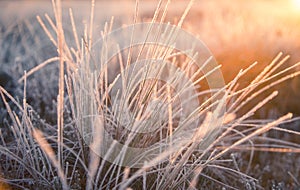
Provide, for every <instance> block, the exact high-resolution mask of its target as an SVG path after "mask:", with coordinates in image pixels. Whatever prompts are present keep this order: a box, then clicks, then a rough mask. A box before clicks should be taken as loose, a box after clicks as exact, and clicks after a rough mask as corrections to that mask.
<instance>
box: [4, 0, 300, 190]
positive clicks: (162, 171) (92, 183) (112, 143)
mask: <svg viewBox="0 0 300 190" xmlns="http://www.w3.org/2000/svg"><path fill="white" fill-rule="evenodd" d="M162 2H163V1H160V2H159V3H158V6H157V9H156V12H155V13H154V16H153V19H152V24H154V23H155V22H158V21H159V22H161V23H163V22H164V18H165V15H166V13H167V8H168V3H167V4H166V5H163V3H162ZM192 2H193V1H191V2H190V4H188V5H187V8H186V10H185V11H184V12H183V16H182V18H181V19H180V22H179V24H178V27H180V26H181V25H182V22H183V21H184V19H185V16H186V14H187V13H188V11H189V9H190V8H191V6H192ZM94 3H95V2H94V1H92V10H91V18H90V24H89V26H87V25H86V26H85V29H84V31H85V32H84V34H83V38H81V39H79V38H78V32H77V29H76V26H75V22H74V18H73V12H72V10H70V11H69V14H70V17H71V25H72V31H73V34H72V36H74V38H75V39H74V41H75V47H76V48H74V47H71V46H69V45H68V43H67V42H66V40H65V37H64V35H65V34H64V31H63V28H62V27H63V26H62V25H63V23H62V21H61V14H62V13H61V12H60V11H61V7H60V1H55V2H54V1H53V6H54V12H55V21H53V20H51V18H50V17H48V16H46V20H47V22H49V23H50V25H49V26H48V27H47V25H46V24H45V23H44V21H43V18H40V17H38V21H39V23H40V24H41V26H42V27H43V29H44V30H45V32H46V34H47V35H48V37H49V38H50V41H51V42H52V43H53V45H54V46H55V47H56V48H57V49H58V55H59V56H58V57H53V58H50V59H47V60H45V61H43V62H42V64H41V65H39V66H37V67H33V68H32V69H31V70H30V71H29V72H28V73H26V72H25V75H24V76H23V77H20V80H19V82H23V84H24V86H23V87H24V90H23V94H22V100H21V101H20V100H18V99H16V98H15V97H13V96H11V95H10V93H8V92H7V90H6V89H4V88H3V87H0V93H1V97H2V102H3V105H4V106H5V109H6V111H7V113H8V118H9V121H8V123H9V125H8V129H5V130H6V131H8V132H7V133H8V134H9V135H3V133H2V130H4V129H1V131H0V132H1V133H0V142H1V144H0V145H1V146H0V160H1V168H0V169H1V173H3V174H4V175H2V177H1V176H0V180H1V182H0V187H1V184H2V183H3V184H8V185H9V186H11V187H13V188H31V189H34V188H47V187H49V186H51V187H53V188H56V189H70V188H71V189H130V188H132V189H199V188H204V189H206V188H209V189H214V188H218V187H225V188H228V189H240V188H243V189H260V188H262V186H261V184H260V183H261V181H259V180H258V179H256V178H254V177H252V176H251V175H250V174H251V170H252V162H253V159H254V152H255V151H261V150H263V151H269V152H272V151H274V152H290V153H298V152H299V149H300V147H299V144H297V143H293V142H291V141H286V140H279V139H276V138H272V137H268V136H266V134H267V133H268V132H269V131H281V132H284V133H291V134H293V135H295V136H296V137H298V135H299V132H297V131H293V130H289V129H283V128H280V127H279V126H280V125H283V124H286V123H287V122H292V121H294V120H296V119H297V118H296V119H295V118H294V119H292V114H291V113H287V114H286V115H283V116H281V117H279V118H278V119H275V120H272V121H270V120H253V119H252V118H251V117H252V116H253V115H254V114H255V113H256V112H257V111H258V110H259V109H260V108H262V107H263V106H264V105H265V104H267V103H268V102H270V101H271V100H272V99H273V98H274V97H275V96H277V94H278V92H277V91H274V92H270V93H269V94H267V95H265V94H264V93H263V92H265V91H266V90H268V89H270V88H271V87H272V86H274V85H277V84H279V83H282V82H284V81H286V80H288V79H291V78H293V77H296V76H298V75H299V74H300V71H295V70H294V69H295V68H296V67H298V66H299V64H300V63H296V64H294V65H291V66H287V67H286V68H285V69H283V70H279V69H278V68H279V67H280V66H281V65H283V64H284V63H285V61H286V60H287V59H288V57H283V55H282V53H280V54H279V55H278V56H277V57H275V59H274V60H273V62H271V63H270V64H269V65H268V66H266V67H265V68H264V70H263V71H262V72H261V73H260V74H259V75H258V76H257V77H256V78H255V79H254V80H253V81H252V82H250V83H249V84H248V85H246V86H243V87H240V86H239V82H240V81H243V79H244V78H245V75H246V74H247V73H248V72H249V71H251V69H253V68H254V67H255V66H256V63H254V64H252V65H251V66H250V67H248V68H246V69H244V70H241V71H240V72H239V73H238V75H237V76H236V77H235V78H234V79H233V80H232V81H230V82H229V83H228V84H226V85H224V86H223V87H222V88H216V89H209V88H208V87H207V86H208V85H207V83H206V82H205V78H207V77H209V76H210V75H213V74H214V73H215V72H216V71H217V70H218V69H219V67H215V68H211V69H210V70H209V72H207V73H206V74H202V75H201V73H200V72H199V70H200V69H199V68H196V69H195V67H193V66H191V64H192V60H191V58H189V57H188V56H184V55H182V54H181V53H182V52H178V51H176V50H175V49H174V48H173V49H172V48H169V47H168V48H166V47H162V46H155V45H147V44H141V45H140V46H138V47H130V48H129V49H128V50H126V51H124V52H120V53H119V54H118V55H116V57H115V58H114V59H112V60H111V62H110V63H109V64H107V63H106V59H107V56H108V52H109V51H110V44H111V41H109V40H114V39H110V38H106V36H107V35H108V34H109V33H110V31H111V30H112V26H113V19H112V21H111V22H110V23H107V24H106V25H105V28H104V30H103V31H102V37H103V38H102V42H103V43H102V44H101V49H97V48H95V47H97V46H92V44H93V38H92V35H93V12H94ZM159 15H162V16H161V17H159ZM137 17H138V1H137V4H136V14H135V17H134V20H135V21H136V20H137ZM51 23H52V24H51ZM53 23H56V25H54V24H53ZM52 30H54V31H55V32H54V34H53V33H51V32H49V31H52ZM136 30H138V29H136ZM136 30H134V31H136ZM134 31H133V35H134ZM148 32H151V31H148ZM175 32H176V31H175ZM175 32H174V31H173V33H172V32H171V33H169V36H167V37H166V38H165V40H170V39H172V37H174V36H175V34H176V33H175ZM162 33H163V32H162ZM55 39H57V40H55ZM170 41H171V40H170ZM194 56H196V55H195V54H194ZM144 59H145V60H163V61H170V62H171V63H172V64H173V65H175V66H176V67H177V69H174V70H172V69H173V68H171V69H170V68H169V67H167V64H165V62H162V63H163V64H162V65H159V66H157V64H153V62H150V61H146V62H144V64H143V65H142V66H143V67H140V66H138V65H137V66H132V67H131V70H130V69H128V67H130V65H133V63H134V62H137V61H139V60H144ZM52 61H59V65H60V67H59V77H58V79H57V80H56V82H57V84H58V98H57V101H56V102H57V104H56V106H57V119H56V122H57V124H53V123H52V124H48V123H47V122H45V121H43V120H42V119H40V118H39V117H37V115H38V114H37V113H36V111H35V110H34V108H33V107H31V106H30V104H29V103H28V101H27V93H28V90H29V89H28V85H29V84H28V82H29V80H28V77H30V76H31V75H32V74H33V73H35V72H37V73H38V72H40V70H43V69H44V67H45V66H46V65H47V64H48V63H50V62H52ZM197 69H199V70H197ZM179 71H183V72H179ZM161 75H163V76H164V77H165V80H166V81H167V82H165V81H161V80H149V79H148V77H149V76H161ZM187 75H188V76H189V77H190V79H192V80H191V81H192V82H191V83H185V81H186V80H185V77H186V76H187ZM152 78H154V77H152ZM154 79H155V78H154ZM199 85H201V87H199ZM174 87H175V88H174ZM195 87H197V88H196V89H197V91H196V93H194V91H192V89H195ZM203 88H204V89H203ZM205 88H206V89H205ZM176 89H180V90H179V91H176ZM258 97H259V98H260V99H258ZM195 100H196V101H195ZM191 102H192V103H193V104H192V105H191ZM250 102H252V103H253V102H255V106H253V107H250V108H248V107H247V105H248V104H249V103H250ZM182 105H188V106H189V110H188V111H189V112H188V114H187V115H185V117H182V114H181V111H182V107H181V106H182ZM38 126H39V127H38ZM149 130H151V131H150V132H149ZM137 132H146V133H137ZM120 143H121V146H120ZM131 147H134V148H136V149H139V150H141V149H142V150H143V151H142V152H138V153H140V154H135V153H136V152H135V149H133V148H131ZM243 151H248V152H249V153H248V154H247V155H249V157H248V158H243V159H241V157H242V156H241V155H239V156H238V154H240V153H242V152H243ZM99 155H101V156H99ZM241 161H242V162H243V163H241ZM245 163H246V164H245ZM289 174H290V176H291V177H292V178H293V179H294V184H295V186H296V185H297V184H298V183H299V182H298V181H297V180H296V177H295V176H294V175H293V173H289Z"/></svg>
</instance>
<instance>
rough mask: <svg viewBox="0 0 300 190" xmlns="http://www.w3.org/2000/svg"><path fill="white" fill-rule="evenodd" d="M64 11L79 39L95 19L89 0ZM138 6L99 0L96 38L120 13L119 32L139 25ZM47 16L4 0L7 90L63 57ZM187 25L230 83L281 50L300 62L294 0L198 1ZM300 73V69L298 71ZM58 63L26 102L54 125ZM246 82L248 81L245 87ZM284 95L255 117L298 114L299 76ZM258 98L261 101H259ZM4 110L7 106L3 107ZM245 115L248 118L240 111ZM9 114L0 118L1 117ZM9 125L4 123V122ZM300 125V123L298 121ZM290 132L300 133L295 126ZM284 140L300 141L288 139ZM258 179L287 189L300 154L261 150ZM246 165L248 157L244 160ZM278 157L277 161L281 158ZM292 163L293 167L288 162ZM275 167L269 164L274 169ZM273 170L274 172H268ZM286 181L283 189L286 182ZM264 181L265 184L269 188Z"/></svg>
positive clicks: (176, 11) (34, 84)
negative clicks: (46, 24) (49, 30)
mask: <svg viewBox="0 0 300 190" xmlns="http://www.w3.org/2000/svg"><path fill="white" fill-rule="evenodd" d="M157 2H158V1H150V0H149V1H143V0H141V2H140V6H139V8H140V10H139V21H138V22H142V21H150V20H151V18H152V16H153V13H154V10H155V8H156V6H157ZM63 5H64V7H65V13H68V8H69V7H71V8H72V9H73V14H74V17H75V22H76V26H77V28H78V30H79V32H78V33H79V34H83V32H84V31H83V28H84V25H85V24H87V22H88V19H89V14H90V1H68V0H66V1H63ZM186 5H187V2H186V1H183V0H182V1H179V0H175V1H172V3H171V5H170V8H169V11H168V15H167V21H169V22H170V23H174V24H176V23H177V22H178V20H179V18H180V16H181V15H182V13H183V11H184V9H185V7H186ZM134 7H135V1H125V0H123V1H96V9H95V10H96V12H95V28H94V30H95V34H96V35H95V38H97V37H99V36H100V31H101V30H102V29H103V28H104V24H105V22H106V21H108V22H109V21H110V20H111V17H112V16H114V26H113V27H114V28H119V27H121V26H123V25H125V24H126V25H128V24H132V23H133V15H134V12H135V9H134ZM45 13H48V14H49V15H50V17H53V16H52V15H53V12H52V5H51V2H50V1H33V0H32V1H1V2H0V47H1V51H0V71H5V72H6V73H8V74H9V75H10V76H11V77H12V80H13V81H14V82H13V83H14V84H13V85H10V86H7V88H8V90H9V91H10V92H11V93H13V94H14V95H16V96H19V99H21V98H22V90H23V89H22V83H17V81H18V79H20V78H21V77H22V75H23V74H24V70H27V71H28V70H30V69H31V68H33V67H35V66H36V65H38V64H40V63H42V62H43V61H45V60H46V59H48V58H51V57H53V56H56V55H57V52H56V49H55V47H54V46H53V45H52V44H51V42H50V40H49V39H48V37H47V35H46V34H45V32H44V31H43V29H42V27H41V26H40V24H39V23H38V21H37V19H36V15H41V16H42V17H43V20H45V17H44V14H45ZM70 26H71V23H70V19H69V15H68V14H65V15H64V23H63V27H64V31H65V36H66V39H67V41H68V42H69V43H70V44H71V46H72V44H73V46H75V43H74V41H73V40H72V39H73V34H72V29H71V27H70ZM183 28H184V29H186V30H187V31H188V32H190V33H192V34H194V35H197V36H199V39H201V40H202V41H203V42H204V43H205V44H206V45H207V46H208V48H209V49H210V50H211V51H212V53H213V55H214V56H215V58H216V59H217V61H218V63H219V64H221V65H222V71H223V75H224V79H225V81H227V82H228V81H230V80H232V79H233V77H234V76H236V74H237V73H238V72H239V70H240V69H242V68H247V66H249V65H250V64H252V63H253V62H255V61H258V65H257V66H256V67H255V68H254V69H252V70H251V72H250V73H249V74H247V77H246V80H245V78H244V80H243V81H240V82H241V84H240V85H241V86H243V85H245V84H248V83H249V82H250V81H251V79H253V77H254V76H256V75H257V74H258V73H260V72H261V71H262V69H263V68H264V67H265V66H266V65H267V64H268V63H270V62H271V61H272V59H273V58H274V57H275V56H276V55H277V54H278V53H279V52H283V53H284V54H287V55H290V59H289V61H287V62H286V63H285V64H293V63H296V62H299V61H300V3H299V5H298V4H297V3H296V1H293V0H251V1H250V0H249V1H246V0H222V1H220V0H198V1H196V2H195V5H194V6H193V7H192V9H191V11H190V13H189V14H188V16H187V18H186V20H185V22H184V25H183ZM299 69H300V68H298V70H299ZM57 73H58V64H56V63H51V64H49V65H47V66H45V67H44V68H43V69H41V70H39V71H38V72H36V73H34V74H33V75H32V76H30V77H29V78H28V81H27V89H28V92H27V98H28V103H29V104H30V105H31V106H32V107H33V108H34V110H36V112H37V113H38V114H39V115H40V117H41V118H43V119H45V121H46V122H47V123H49V124H55V123H56V96H57V90H58V88H57V78H58V77H57V75H58V74H57ZM244 83H245V84H244ZM274 89H278V90H279V95H278V97H276V98H275V99H274V100H272V101H271V102H270V103H269V104H268V105H267V106H266V107H265V108H263V109H261V110H259V111H258V113H257V115H255V118H264V119H266V118H276V117H279V116H281V115H283V114H286V113H288V112H292V113H294V114H295V116H300V79H299V77H296V78H294V79H292V80H289V81H287V82H285V83H283V84H281V85H278V86H276V87H274V88H273V89H272V90H274ZM258 98H259V97H258ZM249 106H250V105H249ZM0 109H1V110H2V111H1V113H4V108H3V107H2V108H0ZM241 114H242V113H241ZM4 117H5V116H3V115H2V116H1V119H3V118H4ZM4 123H5V122H4ZM298 123H299V122H298ZM288 127H289V128H293V129H298V131H299V125H298V124H297V123H296V124H293V125H291V126H288ZM270 135H275V136H276V135H277V136H278V138H282V139H289V138H290V139H289V140H291V141H293V142H295V143H298V144H299V143H300V140H299V139H296V138H295V139H293V138H294V137H293V136H289V135H287V134H285V135H281V134H270ZM255 156H256V157H255V162H254V164H253V168H254V169H253V171H252V173H253V175H254V176H255V177H257V178H259V179H260V180H261V182H262V184H263V185H264V186H266V187H272V185H274V187H279V188H280V187H281V186H282V188H284V187H289V186H288V185H286V184H292V183H295V181H294V180H293V178H292V177H291V176H289V175H286V174H284V175H282V174H281V173H280V172H278V171H289V172H291V173H292V174H293V176H295V177H296V178H297V179H300V172H299V171H300V168H299V167H300V158H299V156H298V155H297V154H288V155H284V156H283V155H282V154H281V153H260V154H256V155H255ZM239 158H241V160H238V161H240V162H242V156H240V157H239ZM278 158H279V159H278ZM284 160H285V161H286V160H288V161H287V162H283V161H284ZM270 166H271V167H270ZM270 168H272V169H270ZM281 182H283V183H282V184H280V183H281ZM264 183H265V184H264Z"/></svg>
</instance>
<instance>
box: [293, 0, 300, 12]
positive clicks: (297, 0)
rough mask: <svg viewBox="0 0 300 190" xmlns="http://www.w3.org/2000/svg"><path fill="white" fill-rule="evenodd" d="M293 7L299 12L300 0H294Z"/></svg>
mask: <svg viewBox="0 0 300 190" xmlns="http://www.w3.org/2000/svg"><path fill="white" fill-rule="evenodd" d="M292 5H293V7H294V8H296V9H297V10H300V0H292Z"/></svg>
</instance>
